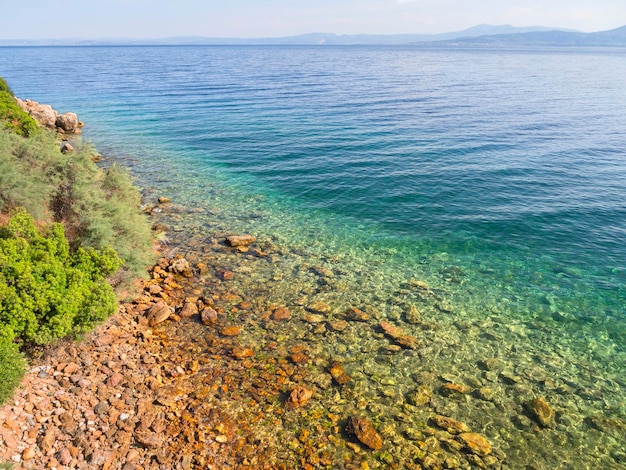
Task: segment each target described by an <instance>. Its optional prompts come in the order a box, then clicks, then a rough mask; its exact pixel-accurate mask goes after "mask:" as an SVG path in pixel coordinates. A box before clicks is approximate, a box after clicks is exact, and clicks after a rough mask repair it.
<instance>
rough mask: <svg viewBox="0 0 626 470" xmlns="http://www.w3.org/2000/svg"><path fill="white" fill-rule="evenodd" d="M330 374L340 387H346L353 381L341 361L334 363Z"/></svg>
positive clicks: (329, 370)
mask: <svg viewBox="0 0 626 470" xmlns="http://www.w3.org/2000/svg"><path fill="white" fill-rule="evenodd" d="M328 372H329V373H330V375H331V376H332V378H333V379H335V382H337V383H338V384H339V385H345V384H347V383H348V382H350V380H352V379H351V378H350V376H349V375H348V374H346V371H345V370H344V369H343V365H342V364H341V362H339V361H333V362H332V364H331V365H330V369H328Z"/></svg>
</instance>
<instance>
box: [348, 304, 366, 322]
mask: <svg viewBox="0 0 626 470" xmlns="http://www.w3.org/2000/svg"><path fill="white" fill-rule="evenodd" d="M346 318H347V319H348V320H352V321H367V320H369V319H370V317H369V315H368V314H367V313H365V312H364V311H363V310H360V309H358V308H356V307H352V308H350V310H348V311H347V312H346Z"/></svg>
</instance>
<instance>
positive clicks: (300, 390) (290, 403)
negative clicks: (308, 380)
mask: <svg viewBox="0 0 626 470" xmlns="http://www.w3.org/2000/svg"><path fill="white" fill-rule="evenodd" d="M311 397H313V390H309V389H308V388H304V387H301V386H297V387H296V388H294V389H293V390H292V391H291V393H290V394H289V398H287V402H286V403H285V406H286V407H287V408H288V409H290V410H292V409H294V408H300V407H301V406H304V405H306V404H307V403H308V401H309V400H310V399H311Z"/></svg>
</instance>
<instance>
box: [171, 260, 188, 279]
mask: <svg viewBox="0 0 626 470" xmlns="http://www.w3.org/2000/svg"><path fill="white" fill-rule="evenodd" d="M168 269H169V270H170V272H173V273H177V274H183V275H184V274H186V273H188V272H190V271H191V267H190V266H189V262H188V261H187V260H186V259H185V258H178V259H175V260H173V261H172V262H171V264H170V265H169V268H168Z"/></svg>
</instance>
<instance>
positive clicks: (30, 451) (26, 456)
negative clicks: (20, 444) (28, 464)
mask: <svg viewBox="0 0 626 470" xmlns="http://www.w3.org/2000/svg"><path fill="white" fill-rule="evenodd" d="M36 453H37V452H36V451H35V448H34V447H28V448H26V450H24V452H22V460H31V459H32V458H33V457H35V454H36Z"/></svg>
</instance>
